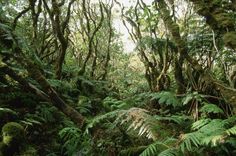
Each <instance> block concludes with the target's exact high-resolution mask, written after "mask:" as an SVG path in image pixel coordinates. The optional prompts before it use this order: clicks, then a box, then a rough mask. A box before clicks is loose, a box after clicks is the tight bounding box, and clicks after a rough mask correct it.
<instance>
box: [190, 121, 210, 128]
mask: <svg viewBox="0 0 236 156" xmlns="http://www.w3.org/2000/svg"><path fill="white" fill-rule="evenodd" d="M210 121H211V119H201V120H198V121H196V122H194V123H193V125H192V129H193V130H197V129H200V128H201V127H203V126H205V125H206V124H208V123H209V122H210Z"/></svg>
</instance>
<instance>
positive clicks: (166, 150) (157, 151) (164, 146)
mask: <svg viewBox="0 0 236 156" xmlns="http://www.w3.org/2000/svg"><path fill="white" fill-rule="evenodd" d="M176 141H177V139H174V138H167V139H166V140H164V141H156V142H154V143H152V144H150V145H149V146H148V147H147V148H146V149H145V150H144V151H143V152H142V153H141V155H140V156H156V155H158V156H159V155H161V156H168V155H169V156H173V154H174V153H176V152H177V149H175V148H172V146H173V145H174V144H175V143H176Z"/></svg>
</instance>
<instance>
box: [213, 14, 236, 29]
mask: <svg viewBox="0 0 236 156" xmlns="http://www.w3.org/2000/svg"><path fill="white" fill-rule="evenodd" d="M213 16H214V18H215V19H216V21H217V22H218V23H219V25H220V26H221V27H222V28H229V27H232V26H233V25H234V20H233V19H232V18H231V17H230V15H229V14H228V13H222V12H221V13H216V14H214V15H213Z"/></svg>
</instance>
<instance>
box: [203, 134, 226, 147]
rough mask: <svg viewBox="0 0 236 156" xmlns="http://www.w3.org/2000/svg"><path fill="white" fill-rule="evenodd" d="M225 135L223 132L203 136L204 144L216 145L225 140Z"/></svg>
mask: <svg viewBox="0 0 236 156" xmlns="http://www.w3.org/2000/svg"><path fill="white" fill-rule="evenodd" d="M224 138H225V136H224V135H223V134H219V135H211V136H208V137H205V138H203V140H202V144H205V145H211V146H216V145H217V144H219V143H221V142H224Z"/></svg>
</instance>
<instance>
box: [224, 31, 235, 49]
mask: <svg viewBox="0 0 236 156" xmlns="http://www.w3.org/2000/svg"><path fill="white" fill-rule="evenodd" d="M223 40H224V43H225V45H226V46H228V47H230V48H233V49H236V32H235V31H232V32H227V33H226V34H224V36H223Z"/></svg>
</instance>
